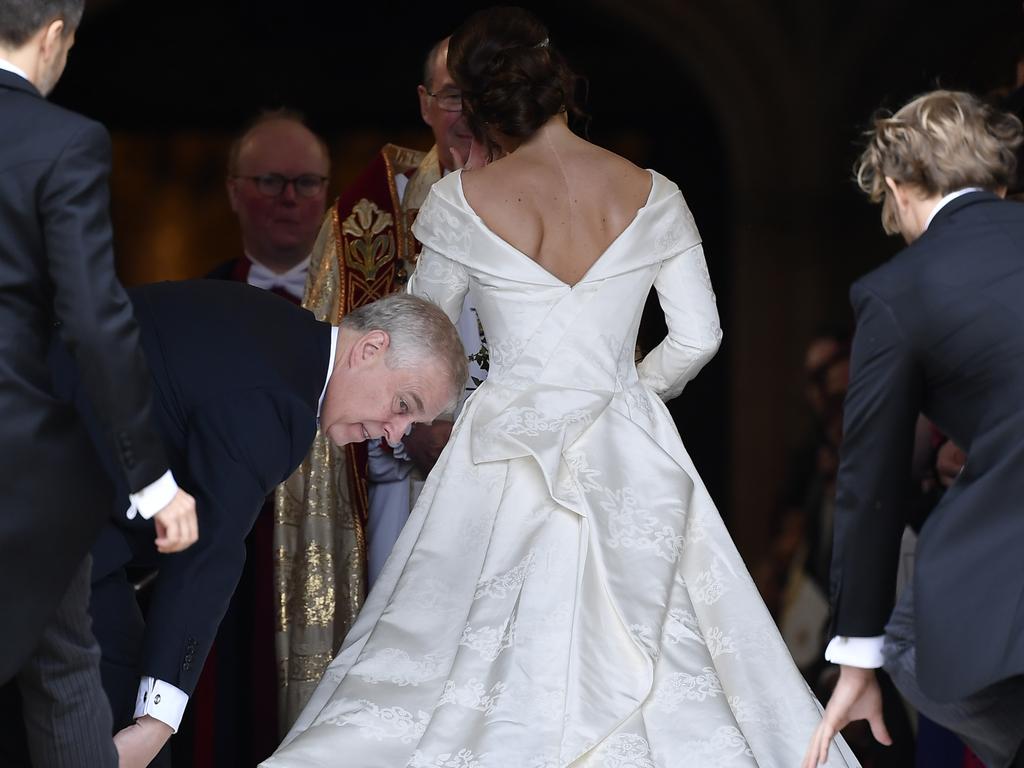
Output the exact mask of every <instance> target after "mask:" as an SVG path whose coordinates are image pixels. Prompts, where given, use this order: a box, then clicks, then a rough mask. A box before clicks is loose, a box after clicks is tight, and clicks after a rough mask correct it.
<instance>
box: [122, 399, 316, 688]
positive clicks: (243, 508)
mask: <svg viewBox="0 0 1024 768" xmlns="http://www.w3.org/2000/svg"><path fill="white" fill-rule="evenodd" d="M315 429H316V413H315V412H314V411H313V410H312V408H311V406H310V405H308V404H305V403H303V402H302V401H301V400H300V399H299V398H297V397H295V396H293V395H288V394H283V393H281V392H278V391H275V390H265V389H253V390H250V391H248V392H242V393H232V394H231V396H230V397H228V398H224V399H222V400H217V401H213V402H210V403H208V404H205V405H204V406H203V407H202V408H198V409H196V410H195V411H194V412H192V413H191V414H189V417H188V424H187V434H186V438H185V456H186V461H187V471H186V473H185V474H187V475H188V477H189V479H190V480H191V483H192V488H193V489H194V495H195V498H196V511H197V515H198V518H199V541H198V542H196V543H195V544H193V545H192V546H191V547H190V548H189V549H187V550H185V551H184V552H179V553H177V554H173V555H161V556H160V573H159V576H158V577H157V580H156V583H155V585H154V591H153V596H152V599H151V602H150V608H149V612H148V614H147V621H146V636H145V643H144V651H143V659H142V665H141V669H140V672H141V674H143V675H149V676H152V677H155V678H157V679H158V680H163V681H164V682H167V683H170V684H171V685H174V686H176V687H178V688H180V689H181V690H183V691H184V692H185V693H187V694H189V695H191V694H192V691H193V690H194V689H195V685H196V682H197V681H198V678H199V672H200V671H201V669H202V666H203V662H204V660H205V659H206V656H207V654H208V653H209V651H210V647H211V646H212V645H213V640H214V638H215V636H216V634H217V628H218V627H219V626H220V622H221V619H223V617H224V613H225V612H226V611H227V607H228V603H229V602H230V600H231V596H232V594H233V593H234V591H235V587H236V586H237V585H238V580H239V578H240V577H241V574H242V566H243V564H244V563H245V537H246V536H248V534H249V531H250V530H251V529H252V526H253V524H254V523H255V521H256V516H257V515H258V514H259V512H260V509H261V508H262V507H263V502H264V500H265V498H266V496H267V494H268V493H269V492H270V491H271V490H272V489H273V488H274V487H275V486H276V485H278V484H279V483H282V482H284V480H285V479H286V478H287V477H288V476H289V475H290V474H291V472H292V470H294V468H295V467H296V466H297V465H298V463H299V462H300V461H301V460H302V458H303V456H304V455H305V453H306V451H307V450H308V449H309V444H310V442H312V439H313V434H314V432H315ZM175 469H176V470H177V468H175Z"/></svg>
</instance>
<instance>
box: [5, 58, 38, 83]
mask: <svg viewBox="0 0 1024 768" xmlns="http://www.w3.org/2000/svg"><path fill="white" fill-rule="evenodd" d="M0 69H6V70H7V71H8V72H13V73H14V74H16V75H17V76H18V77H23V78H25V79H26V80H28V74H26V72H25V70H23V69H22V68H21V67H19V66H16V65H14V64H11V62H9V61H8V60H7V59H4V58H0ZM28 81H29V82H30V83H31V82H32V81H31V80H28Z"/></svg>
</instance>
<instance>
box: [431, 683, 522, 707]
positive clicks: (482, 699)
mask: <svg viewBox="0 0 1024 768" xmlns="http://www.w3.org/2000/svg"><path fill="white" fill-rule="evenodd" d="M505 688H506V686H505V683H502V682H497V683H495V684H494V685H492V686H491V687H490V689H487V688H486V687H485V686H484V684H483V683H481V682H480V681H479V680H477V679H476V678H475V677H471V678H470V679H469V680H467V681H466V684H465V685H457V684H456V683H455V681H454V680H445V683H444V689H443V690H442V691H441V698H439V699H438V700H437V703H438V704H439V705H440V704H457V705H458V706H460V707H466V708H467V709H475V710H476V711H478V712H483V713H484V714H485V715H489V714H491V712H493V711H494V708H495V707H496V706H498V700H499V698H500V697H501V695H502V694H503V693H504V692H505Z"/></svg>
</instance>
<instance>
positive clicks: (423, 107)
mask: <svg viewBox="0 0 1024 768" xmlns="http://www.w3.org/2000/svg"><path fill="white" fill-rule="evenodd" d="M416 93H417V94H418V95H419V97H420V117H422V118H423V122H424V123H426V124H427V125H429V126H431V127H433V122H434V120H433V118H431V116H430V111H429V110H428V109H427V104H428V101H427V99H429V98H430V94H429V93H427V86H425V85H417V86H416Z"/></svg>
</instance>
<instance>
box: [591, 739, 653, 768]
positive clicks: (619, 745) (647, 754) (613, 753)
mask: <svg viewBox="0 0 1024 768" xmlns="http://www.w3.org/2000/svg"><path fill="white" fill-rule="evenodd" d="M599 756H600V757H601V759H602V760H603V762H602V763H601V765H602V766H603V768H655V765H654V759H653V757H652V755H651V745H650V744H648V743H647V739H645V738H643V737H642V736H639V735H637V734H635V733H619V734H616V735H615V736H612V737H611V738H610V739H608V741H607V742H606V743H605V744H604V746H603V747H601V750H600V752H599Z"/></svg>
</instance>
